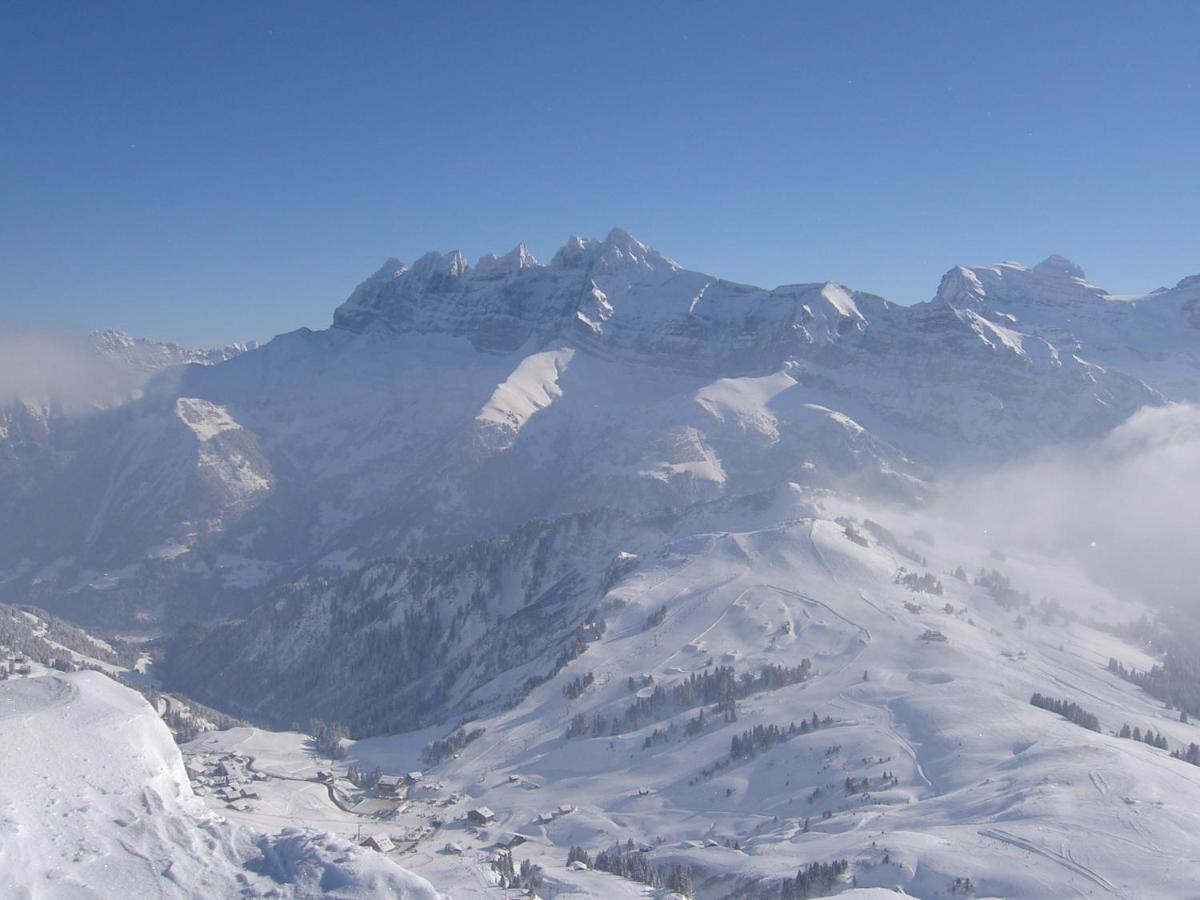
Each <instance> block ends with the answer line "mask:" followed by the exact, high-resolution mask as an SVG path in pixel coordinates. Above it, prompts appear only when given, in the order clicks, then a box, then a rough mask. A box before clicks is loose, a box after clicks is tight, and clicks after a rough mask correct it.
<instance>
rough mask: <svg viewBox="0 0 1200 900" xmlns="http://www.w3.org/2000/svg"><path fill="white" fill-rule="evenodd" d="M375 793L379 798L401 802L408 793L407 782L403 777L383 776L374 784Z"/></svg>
mask: <svg viewBox="0 0 1200 900" xmlns="http://www.w3.org/2000/svg"><path fill="white" fill-rule="evenodd" d="M375 791H376V793H378V794H379V796H380V797H385V798H388V799H390V800H403V799H404V795H405V794H407V793H408V782H407V781H406V780H405V777H404V776H403V775H383V776H381V777H380V779H379V781H378V783H376V785H375Z"/></svg>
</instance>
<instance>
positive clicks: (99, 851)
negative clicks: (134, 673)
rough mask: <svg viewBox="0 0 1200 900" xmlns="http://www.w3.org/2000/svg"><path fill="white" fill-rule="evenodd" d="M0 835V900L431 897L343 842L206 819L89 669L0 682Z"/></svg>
mask: <svg viewBox="0 0 1200 900" xmlns="http://www.w3.org/2000/svg"><path fill="white" fill-rule="evenodd" d="M0 835H2V839H0V893H2V894H3V895H4V896H5V897H12V898H34V897H37V898H59V897H62V898H68V897H69V898H83V897H95V898H101V897H103V898H112V897H189V898H201V897H203V898H213V897H233V896H240V897H265V896H273V897H310V896H317V895H322V896H325V895H329V896H339V897H380V898H383V897H405V898H413V900H436V896H437V895H436V893H435V892H434V891H433V890H432V888H430V886H429V885H428V884H427V883H426V882H424V881H423V880H422V879H420V878H418V877H415V876H413V875H410V874H408V873H407V872H405V871H404V870H402V869H400V868H399V867H398V866H396V865H394V864H393V863H391V862H389V861H387V860H385V859H382V858H381V857H379V856H377V855H376V854H374V853H371V852H370V851H366V850H361V849H359V848H357V847H354V846H353V845H351V844H349V843H348V842H346V841H345V840H344V839H338V838H334V837H332V836H331V835H326V834H320V833H314V832H302V831H291V832H287V833H284V834H280V835H277V836H266V835H260V834H256V833H255V832H253V831H251V830H248V829H245V828H241V827H235V826H231V825H230V824H229V823H228V822H226V821H225V820H224V819H223V818H222V817H220V816H218V815H216V814H214V813H212V812H209V811H207V810H206V808H205V806H204V804H203V803H202V802H201V801H200V800H199V799H198V798H197V797H196V796H195V795H194V794H193V793H192V790H191V787H190V785H189V783H188V779H187V774H186V773H185V771H184V767H183V761H182V759H181V757H180V754H179V750H178V748H177V747H176V746H175V744H174V742H173V741H172V740H171V736H170V734H169V733H168V731H167V729H166V726H164V725H163V724H162V722H161V721H160V720H159V719H158V717H157V716H156V715H155V713H154V712H153V710H151V708H150V707H149V706H148V705H147V704H146V702H145V701H144V700H142V699H141V697H139V696H138V695H137V694H135V693H134V692H133V691H131V690H129V689H128V688H124V687H121V686H119V685H118V684H116V683H115V682H113V681H111V680H110V679H108V678H107V677H105V676H103V675H100V674H97V673H94V672H80V673H76V674H73V675H48V676H45V677H39V678H23V679H13V680H9V681H5V682H2V683H0Z"/></svg>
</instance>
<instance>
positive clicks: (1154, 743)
mask: <svg viewBox="0 0 1200 900" xmlns="http://www.w3.org/2000/svg"><path fill="white" fill-rule="evenodd" d="M1117 737H1123V738H1127V739H1129V740H1131V741H1140V742H1141V743H1143V744H1149V745H1150V746H1151V747H1157V748H1158V749H1159V750H1166V749H1167V746H1168V745H1167V738H1166V735H1164V734H1162V733H1161V732H1155V731H1154V730H1153V729H1151V728H1147V729H1146V731H1145V733H1143V732H1142V729H1140V728H1138V727H1137V726H1136V725H1135V726H1134V727H1133V728H1132V729H1131V728H1130V727H1129V723H1128V722H1126V723H1125V724H1124V725H1122V726H1121V730H1120V731H1118V732H1117ZM1193 746H1195V745H1193Z"/></svg>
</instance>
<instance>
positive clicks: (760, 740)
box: [729, 713, 833, 759]
mask: <svg viewBox="0 0 1200 900" xmlns="http://www.w3.org/2000/svg"><path fill="white" fill-rule="evenodd" d="M832 724H833V719H832V718H830V717H829V716H826V717H825V718H824V719H822V718H820V717H819V716H818V715H817V714H816V713H813V714H812V718H809V719H803V720H802V721H801V722H800V724H799V725H797V724H796V723H795V722H792V723H791V724H789V725H788V726H787V727H786V728H784V727H781V726H779V725H755V726H754V727H753V728H751V729H749V730H747V731H743V732H742V733H741V734H740V735H737V734H735V735H734V736H733V738H732V739H731V740H730V742H729V755H730V756H731V757H732V758H733V759H753V758H754V757H755V756H758V754H760V753H763V752H765V751H767V750H769V749H770V748H771V747H774V746H775V745H776V744H781V743H783V742H784V741H786V740H789V739H790V738H793V737H795V736H796V735H798V734H808V733H809V732H810V731H816V730H817V729H818V728H824V727H828V726H830V725H832Z"/></svg>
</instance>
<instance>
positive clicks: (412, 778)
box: [404, 772, 425, 787]
mask: <svg viewBox="0 0 1200 900" xmlns="http://www.w3.org/2000/svg"><path fill="white" fill-rule="evenodd" d="M424 777H425V773H424V772H409V773H407V774H406V775H405V776H404V781H405V783H407V784H408V785H409V786H410V787H411V786H412V785H414V784H416V783H417V782H418V781H420V780H421V779H422V778H424Z"/></svg>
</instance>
